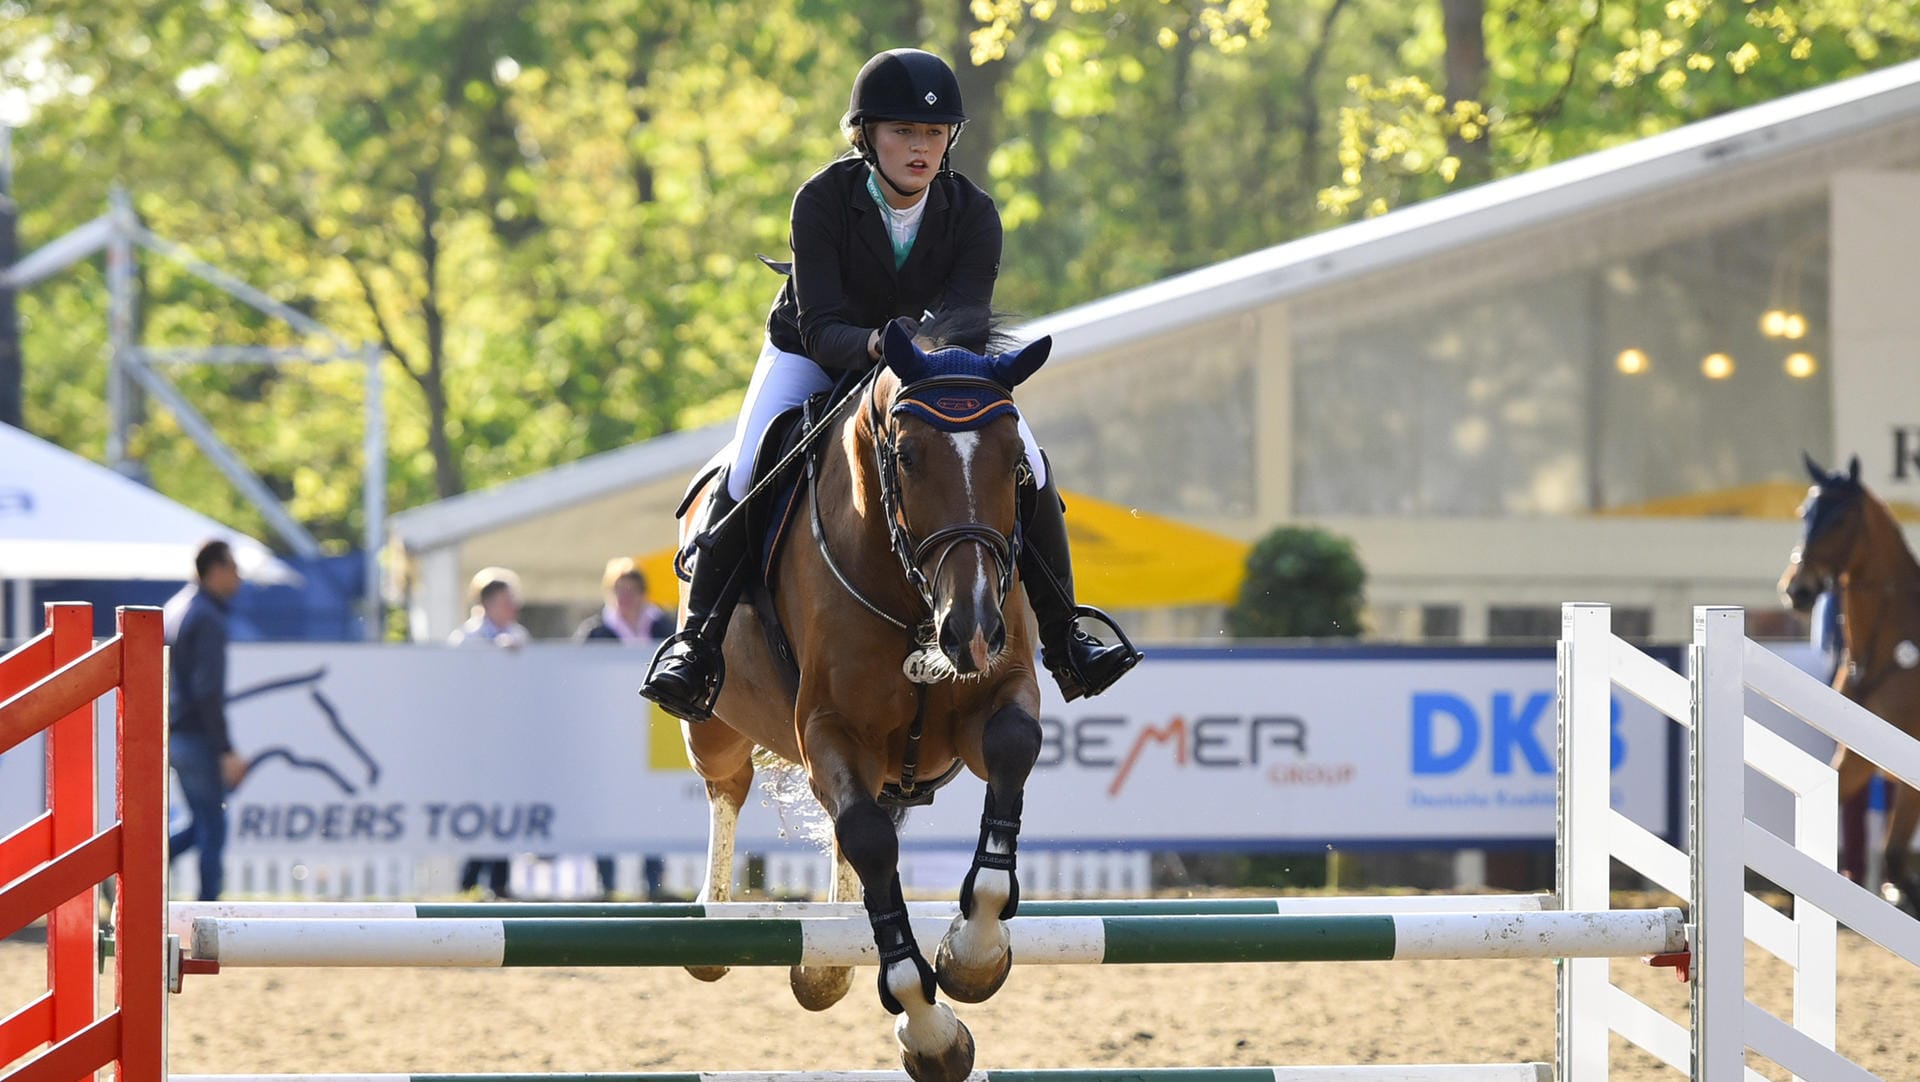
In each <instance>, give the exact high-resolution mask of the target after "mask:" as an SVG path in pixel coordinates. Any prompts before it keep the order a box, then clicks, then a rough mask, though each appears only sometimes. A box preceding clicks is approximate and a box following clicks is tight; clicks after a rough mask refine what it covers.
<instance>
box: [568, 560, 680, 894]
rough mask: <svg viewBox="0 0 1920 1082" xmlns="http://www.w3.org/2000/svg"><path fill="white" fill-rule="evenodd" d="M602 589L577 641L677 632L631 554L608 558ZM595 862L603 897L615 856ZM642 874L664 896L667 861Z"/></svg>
mask: <svg viewBox="0 0 1920 1082" xmlns="http://www.w3.org/2000/svg"><path fill="white" fill-rule="evenodd" d="M600 590H601V592H602V593H603V594H605V595H606V599H607V603H606V604H605V605H604V606H603V607H602V608H601V609H600V611H599V612H597V613H595V614H594V615H592V616H589V617H587V618H586V619H585V620H583V621H581V623H580V626H579V627H578V628H576V629H574V632H573V641H575V642H607V643H619V644H621V645H623V646H644V647H647V648H648V649H652V647H653V645H654V644H655V643H657V642H659V641H660V640H662V639H664V638H666V637H667V636H669V635H671V634H673V632H674V629H675V628H676V627H677V626H678V621H677V620H676V618H675V617H674V614H673V613H671V612H668V611H667V610H665V609H663V608H661V607H660V606H658V605H656V604H654V603H653V601H652V600H651V599H650V598H649V597H648V596H647V576H646V575H645V574H644V573H642V572H641V570H640V568H639V567H638V566H636V565H635V564H634V562H633V559H632V558H631V557H628V556H618V557H615V558H614V559H611V560H608V561H607V570H606V572H605V573H604V574H602V575H601V576H600ZM594 865H595V867H596V868H598V870H599V873H600V893H601V896H602V897H606V896H610V895H611V894H612V893H613V858H612V857H610V856H606V855H601V856H598V857H595V858H594ZM641 869H642V871H641V874H642V877H643V878H644V879H645V880H646V891H647V900H648V901H652V900H654V899H655V898H657V897H659V896H660V880H661V877H662V876H663V875H664V874H665V870H666V869H665V865H664V864H663V863H662V861H661V860H660V858H659V857H656V856H648V857H646V858H645V859H644V860H643V861H642V864H641Z"/></svg>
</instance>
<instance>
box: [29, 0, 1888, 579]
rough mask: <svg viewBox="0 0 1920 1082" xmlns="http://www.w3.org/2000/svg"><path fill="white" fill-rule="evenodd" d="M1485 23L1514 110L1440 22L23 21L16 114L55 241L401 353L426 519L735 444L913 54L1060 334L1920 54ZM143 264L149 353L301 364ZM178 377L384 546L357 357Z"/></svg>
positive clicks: (339, 534)
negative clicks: (963, 114)
mask: <svg viewBox="0 0 1920 1082" xmlns="http://www.w3.org/2000/svg"><path fill="white" fill-rule="evenodd" d="M1449 2H1450V3H1452V4H1454V5H1455V6H1456V7H1457V6H1458V5H1460V4H1470V3H1471V2H1472V0H1449ZM1483 14H1484V18H1483V19H1482V23H1483V26H1484V30H1485V50H1486V51H1485V62H1484V65H1483V67H1484V72H1483V78H1482V80H1481V92H1480V93H1479V95H1478V99H1477V100H1467V101H1453V100H1450V99H1449V98H1448V97H1447V94H1448V88H1447V87H1446V86H1445V85H1444V78H1445V77H1444V74H1443V73H1444V72H1445V71H1446V70H1447V58H1448V50H1449V44H1450V43H1449V42H1447V41H1446V40H1445V34H1444V30H1443V27H1444V25H1445V20H1444V19H1443V18H1442V17H1441V6H1440V4H1439V3H1437V2H1436V0H1423V2H1421V3H1416V4H1411V5H1395V4H1375V3H1356V2H1354V0H1295V2H1293V3H1288V4H1280V3H1275V2H1273V0H950V2H948V3H944V4H936V3H932V2H931V0H893V2H891V3H881V4H872V3H859V4H856V3H853V2H852V0H756V2H754V3H746V2H744V0H720V2H709V0H580V2H578V3H567V4H522V3H511V2H507V0H407V2H406V3H401V4H377V5H369V4H364V3H360V2H357V0H303V2H302V3H299V4H291V3H283V2H278V0H263V2H248V3H241V2H238V0H141V2H140V3H137V4H132V3H100V2H97V0H30V2H29V0H0V110H15V111H17V110H19V109H20V108H21V107H22V106H23V105H24V106H25V107H27V108H28V109H29V110H30V116H29V118H28V120H27V121H26V122H25V123H24V125H23V126H22V127H20V129H19V130H18V131H17V132H16V133H15V139H14V157H15V163H16V194H17V195H18V198H19V202H20V203H21V206H22V208H23V217H22V221H21V243H22V247H23V248H24V249H27V250H31V249H32V248H34V247H37V246H38V245H39V244H41V243H44V242H46V241H48V240H51V239H53V238H54V237H56V236H58V235H60V234H62V233H64V232H66V231H67V230H69V229H72V228H74V227H76V226H78V225H80V224H81V223H83V222H86V221H88V220H89V219H92V218H94V217H96V216H98V215H99V214H100V213H102V211H103V210H104V209H105V205H106V196H107V192H108V190H109V187H110V185H111V184H112V182H114V181H115V180H116V179H117V180H119V181H121V182H123V183H124V184H126V185H127V187H128V188H129V190H130V191H131V192H132V194H133V196H134V200H135V205H136V208H137V210H138V212H139V213H140V215H141V216H142V218H143V219H144V220H145V221H146V223H147V224H148V225H149V226H150V227H151V228H152V229H153V230H154V231H155V232H156V233H158V234H160V235H161V236H165V237H169V238H173V239H176V240H179V241H181V242H182V243H184V244H185V245H186V246H187V247H188V248H189V249H190V250H192V251H193V252H194V253H195V254H196V255H198V256H200V257H202V258H205V259H207V260H209V261H211V262H214V263H216V264H218V265H220V266H221V267H223V268H225V269H227V270H229V271H230V272H232V273H233V274H235V275H236V276H237V277H239V278H241V279H243V280H245V281H247V282H250V283H253V284H255V285H258V286H260V287H261V288H263V289H266V290H267V291H268V292H270V293H271V294H272V295H273V296H274V297H276V298H277V299H279V300H281V301H283V302H285V303H287V304H290V305H292V306H294V307H296V308H298V309H300V310H301V311H303V312H306V313H308V314H310V315H312V316H313V317H314V318H316V319H318V320H319V321H320V322H322V323H324V324H325V325H327V326H329V327H332V328H334V329H335V330H337V331H338V332H339V333H340V334H341V335H342V336H343V337H345V338H347V339H349V340H352V341H364V342H371V343H375V344H378V345H379V346H381V347H382V348H383V349H384V350H386V352H387V359H386V361H385V369H384V375H385V377H386V378H385V380H384V383H385V387H386V392H385V393H386V401H385V403H384V405H385V407H386V413H387V417H388V419H389V455H390V461H389V463H388V466H389V472H390V477H391V481H390V484H391V491H390V492H389V493H388V496H389V502H390V504H391V505H392V506H394V507H396V508H405V507H410V506H414V505H417V504H420V503H423V502H425V501H428V500H431V499H434V498H436V497H438V496H444V495H448V494H451V493H454V492H458V491H461V490H463V489H465V488H469V487H475V486H485V485H491V484H495V483H498V482H500V481H504V480H507V479H510V478H513V477H516V476H522V475H525V474H527V473H531V472H534V471H537V470H540V469H544V468H547V467H549V466H553V465H556V464H558V463H562V462H566V461H569V460H572V459H576V458H579V457H581V456H583V455H587V454H591V453H594V452H597V451H604V450H608V449H611V448H614V447H618V446H621V445H624V444H626V443H629V442H632V441H635V440H640V439H645V438H647V437H650V436H653V435H657V434H659V433H662V432H666V431H669V430H672V429H675V428H680V427H685V426H687V425H691V424H699V423H704V422H707V421H712V420H719V419H722V418H724V417H726V416H727V415H728V414H729V413H730V411H731V409H732V408H733V406H734V404H735V403H736V402H737V401H738V396H739V393H740V389H741V387H742V385H743V384H744V383H745V380H746V378H747V374H748V372H749V371H750V369H751V365H752V363H753V360H754V358H755V356H756V354H757V351H758V344H759V339H760V335H761V328H762V322H763V320H764V317H765V313H766V309H767V306H768V303H769V301H770V300H771V297H772V294H773V292H774V289H775V288H776V286H777V282H776V280H775V279H774V277H773V276H772V275H771V274H769V273H768V272H767V271H765V270H764V269H763V268H761V267H760V266H759V265H758V263H757V262H756V261H755V260H754V259H753V256H754V254H756V253H767V254H770V255H778V254H780V253H782V252H783V251H784V250H785V248H786V228H787V225H786V219H787V211H788V205H789V201H790V199H791V196H792V192H793V190H794V189H795V188H796V187H797V186H798V185H799V183H800V182H801V181H802V180H804V179H805V177H806V176H807V175H808V174H810V173H811V172H812V171H813V170H815V169H817V168H818V167H819V166H820V165H822V164H824V163H825V162H826V161H827V160H828V159H830V158H832V157H833V156H834V155H836V154H837V153H839V151H840V150H841V148H842V147H843V145H844V144H843V143H842V142H841V140H840V136H839V133H838V132H837V131H836V128H835V121H836V120H837V119H838V117H839V115H840V112H841V111H842V110H843V109H844V107H845V102H846V92H847V85H848V82H849V80H850V79H851V77H852V73H853V72H854V70H855V69H856V68H857V67H858V65H859V63H860V62H861V61H862V60H863V59H864V58H865V57H866V56H867V55H868V54H869V53H870V52H872V51H873V50H874V49H877V48H885V47H889V46H892V45H899V44H919V45H924V46H927V47H930V48H934V49H937V50H939V51H941V52H943V53H945V54H947V55H948V56H950V57H953V58H955V59H960V58H962V57H963V56H968V55H969V54H970V59H972V60H973V61H974V62H975V64H976V65H977V66H967V65H964V64H963V65H962V67H963V70H962V72H961V74H962V78H963V80H964V83H965V86H966V95H967V100H968V106H969V109H970V111H971V112H972V113H973V114H974V116H975V117H976V118H977V119H976V121H975V123H974V124H973V125H972V126H971V127H970V128H969V130H968V132H967V136H966V138H964V139H963V140H962V141H961V143H960V146H959V147H958V148H957V150H956V161H958V162H961V163H962V165H963V168H966V169H967V170H968V171H969V172H970V174H971V175H973V176H974V178H975V179H976V180H978V181H980V182H981V183H982V184H984V185H985V186H986V187H987V188H988V189H989V190H990V191H991V192H992V193H993V194H994V196H995V197H996V198H997V199H998V200H999V202H1000V204H1001V207H1002V209H1003V217H1004V220H1005V221H1006V223H1007V226H1008V235H1007V246H1006V256H1005V259H1004V261H1003V269H1002V277H1001V281H1000V286H999V293H998V297H997V299H998V301H999V302H1000V303H1001V304H1002V305H1003V306H1005V307H1007V308H1009V309H1011V310H1012V311H1015V312H1018V313H1024V314H1027V315H1040V314H1044V313H1047V312H1051V311H1054V310H1057V309H1059V308H1062V307H1066V306H1068V305H1072V304H1076V303H1081V302H1085V301H1088V300H1092V299H1095V298H1097V297H1100V296H1104V295H1106V294H1109V293H1113V292H1115V291H1118V290H1122V289H1127V288H1131V287H1134V286H1138V285H1142V284H1144V283H1147V282H1151V281H1154V280H1156V279H1159V278H1162V277H1165V276H1167V275H1170V274H1174V273H1178V272H1180V271H1184V270H1188V269H1191V268H1194V267H1198V266H1202V265H1205V264H1207V263H1211V262H1214V261H1217V260H1220V259H1225V258H1229V257H1232V256H1236V255H1240V254H1243V253H1246V252H1249V251H1252V250H1255V249H1258V248H1262V247H1265V246H1268V245H1272V244H1277V243H1279V242H1282V241H1285V240H1289V239H1292V238H1295V237H1298V236H1301V235H1303V234H1306V233H1310V232H1314V231H1316V230H1318V229H1321V228H1325V227H1327V226H1329V225H1332V224H1336V223H1338V222H1340V221H1343V220H1345V219H1346V218H1347V217H1349V216H1351V215H1354V214H1357V213H1377V212H1380V211H1383V210H1385V209H1388V208H1390V207H1393V206H1399V205H1403V204H1405V203H1408V202H1411V201H1414V200H1417V199H1421V198H1426V197H1429V196H1432V195H1435V194H1439V193H1441V192H1444V191H1446V190H1448V189H1449V188H1450V187H1452V186H1454V185H1455V184H1457V183H1461V182H1464V181H1465V180H1468V179H1471V178H1472V177H1474V176H1476V175H1482V174H1484V175H1494V176H1498V175H1504V174H1509V173H1513V172H1518V171H1521V170H1525V169H1530V168H1534V167H1537V166H1539V165H1543V164H1546V163H1548V162H1551V161H1557V160H1561V159H1564V158H1566V157H1570V156H1572V155H1575V154H1579V153H1583V152H1586V151H1589V150H1593V149H1596V148H1599V147H1603V146H1608V145H1612V144H1614V143H1618V142H1623V141H1626V140H1630V139H1633V138H1638V137H1640V136H1643V135H1646V134H1650V133H1653V132H1657V131H1662V130H1666V129H1668V128H1671V127H1673V126H1675V125H1678V124H1682V123H1685V122H1687V121H1690V120H1694V119H1698V118H1700V117H1704V116H1709V115H1712V114H1715V113H1718V112H1722V111H1724V110H1727V109H1731V108H1735V107H1738V106H1741V105H1746V104H1751V103H1753V102H1757V101H1762V100H1766V99H1768V98H1771V97H1775V96H1778V95H1779V94H1782V93H1786V92H1788V91H1791V90H1796V89H1800V88H1804V87H1809V86H1815V85H1819V84H1822V83H1827V82H1831V81H1833V80H1835V79H1839V78H1843V77H1845V76H1848V75H1853V74H1857V73H1859V72H1862V71H1867V70H1871V69H1874V68H1879V67H1884V66H1886V65H1889V64H1893V63H1896V62H1898V61H1901V60H1905V59H1908V58H1911V57H1913V56H1915V55H1920V17H1917V16H1920V0H1886V2H1879V0H1876V2H1874V3H1868V2H1866V0H1809V2H1807V3H1799V4H1793V5H1785V4H1777V3H1767V2H1762V0H1753V2H1734V3H1724V4H1708V3H1705V2H1703V0H1661V2H1658V3H1656V2H1653V0H1633V2H1630V3H1626V4H1600V3H1595V2H1594V0H1537V2H1530V3H1526V4H1522V3H1519V2H1518V0H1485V7H1484V12H1483ZM1463 147H1468V148H1475V149H1484V150H1485V151H1486V152H1487V153H1486V155H1485V156H1484V166H1483V167H1481V168H1479V169H1478V170H1476V169H1473V168H1469V169H1464V170H1463V169H1461V165H1460V157H1461V155H1462V153H1463V150H1462V148H1463ZM142 275H143V279H144V284H145V286H146V290H147V292H146V293H145V295H144V298H143V303H142V308H141V311H140V314H139V318H140V319H141V320H142V324H143V330H142V340H143V341H144V342H145V343H147V344H149V345H153V346H172V347H181V346H193V345H201V344H233V345H247V344H253V345H282V346H284V345H293V344H297V339H296V337H295V336H294V335H293V334H292V333H291V332H289V331H288V330H286V329H285V328H284V327H283V326H281V325H279V324H278V323H276V322H274V321H272V320H268V319H265V318H262V317H261V316H259V315H258V314H256V313H254V312H252V311H251V310H249V309H246V308H245V307H243V306H240V305H238V304H235V303H233V302H232V301H230V300H228V299H226V298H224V297H223V296H221V295H220V294H218V293H217V292H216V291H214V290H211V289H209V288H207V287H206V286H204V285H202V284H198V283H196V282H195V281H194V280H192V279H191V278H190V277H189V276H187V275H184V274H182V273H181V272H180V271H179V270H178V269H177V268H175V267H172V266H170V265H168V264H166V263H165V262H163V261H160V260H157V259H154V258H151V257H149V258H147V259H145V260H144V261H143V264H142ZM20 310H21V313H22V320H23V324H24V328H25V332H24V333H25V335H26V341H25V356H26V365H27V387H26V412H27V417H26V419H27V424H28V426H29V427H30V428H32V429H33V430H34V431H37V432H40V433H43V434H46V435H49V436H52V437H54V438H56V439H58V440H59V441H60V442H61V443H62V444H64V445H66V446H68V447H71V448H74V449H76V450H80V451H83V452H85V453H92V454H98V453H100V450H101V448H102V447H103V446H104V443H105V425H106V418H105V410H104V408H103V405H102V403H103V399H104V383H105V380H104V372H103V364H102V358H103V356H104V353H105V348H106V347H105V339H106V332H105V326H106V298H105V292H104V289H103V281H102V275H101V273H100V270H99V268H98V266H97V265H96V266H92V267H86V268H80V269H77V270H75V271H73V272H70V273H68V274H65V275H62V276H60V277H59V278H56V279H54V280H51V281H48V282H44V283H41V284H39V285H36V286H35V287H33V288H32V289H30V290H27V291H26V292H24V293H23V294H22V295H21V298H20ZM169 375H170V376H171V377H172V378H174V379H175V380H176V381H177V382H178V383H179V384H180V386H181V387H182V389H183V391H184V393H185V394H186V396H187V397H188V398H189V399H190V400H191V401H192V402H194V403H195V404H196V405H197V406H198V407H199V408H200V409H201V410H202V411H203V412H204V413H205V414H206V415H207V416H208V417H209V419H210V420H211V422H212V424H213V426H214V427H215V429H216V430H217V431H218V432H220V433H221V434H222V435H223V437H224V438H225V439H226V441H227V442H228V443H229V444H230V445H232V446H233V447H235V448H236V449H237V451H238V452H239V454H240V456H241V457H242V458H243V459H244V460H245V461H246V462H247V463H248V465H249V466H250V467H252V468H253V469H254V470H255V471H256V472H257V473H259V474H260V475H261V476H262V478H263V479H264V480H265V481H266V483H267V485H268V486H269V487H270V488H272V489H273V490H274V491H276V492H277V493H280V494H281V495H283V496H284V497H285V498H286V499H287V501H288V503H289V506H290V509H291V510H292V512H293V514H294V515H295V517H297V518H299V519H300V520H301V521H303V522H304V523H306V524H307V525H308V526H309V528H310V529H312V530H313V532H314V533H315V534H316V535H317V536H319V537H320V538H321V539H322V540H323V541H324V542H326V543H327V544H329V546H330V547H333V548H340V547H344V546H347V545H352V544H357V543H358V542H359V539H360V537H361V536H362V532H363V529H364V527H363V524H362V523H360V522H359V521H358V516H359V513H360V512H359V507H360V492H359V489H358V486H359V484H360V480H359V479H360V477H361V475H362V467H363V465H364V463H362V461H361V455H362V450H361V405H362V399H361V396H362V394H363V393H364V392H363V390H362V387H363V384H362V380H361V377H360V373H359V372H357V371H356V370H355V368H354V366H352V365H348V364H338V365H326V366H313V367H308V368H281V369H276V370H261V369H249V368H244V367H232V366H229V367H216V366H180V367H177V368H175V369H174V370H172V371H171V372H170V373H169ZM131 442H132V450H133V451H134V453H135V454H136V455H137V456H139V457H141V458H143V459H144V460H145V462H146V463H147V466H148V468H149V472H150V474H151V476H152V477H153V479H154V481H155V483H156V484H157V485H158V487H160V488H161V489H162V490H163V491H165V492H166V493H168V494H169V495H171V496H174V497H176V498H179V499H182V500H184V501H186V502H187V503H189V504H191V505H192V506H194V507H196V508H197V509H199V510H202V511H205V512H206V513H208V514H211V515H214V516H216V517H219V518H222V519H224V520H227V521H230V522H232V523H233V524H234V525H236V526H238V527H241V528H243V529H248V530H252V531H256V532H258V531H260V530H261V529H262V528H263V527H262V524H261V522H260V521H259V519H258V517H257V516H255V515H254V514H253V513H252V512H251V511H250V510H249V509H247V508H245V507H244V506H243V505H242V504H241V503H240V500H239V498H238V497H237V496H236V495H235V494H234V493H233V492H232V490H231V488H230V486H228V485H227V484H226V482H225V481H224V480H222V479H221V478H220V477H219V475H218V474H217V472H216V471H215V470H214V468H213V467H212V466H211V464H209V463H208V462H206V461H205V459H204V457H203V456H202V455H200V454H199V453H198V452H197V451H196V449H195V448H194V447H193V445H192V444H191V442H190V441H189V440H187V438H186V437H185V435H184V434H183V433H182V432H181V431H180V429H179V426H178V424H177V423H176V422H175V421H174V420H173V419H172V418H171V417H169V416H168V415H167V414H166V413H165V412H164V411H163V410H161V409H159V408H158V407H155V408H153V409H152V410H151V411H150V412H148V413H147V415H146V419H145V421H144V423H143V424H142V425H141V426H140V428H139V430H138V431H137V432H136V433H135V434H134V435H133V438H132V441H131Z"/></svg>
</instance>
